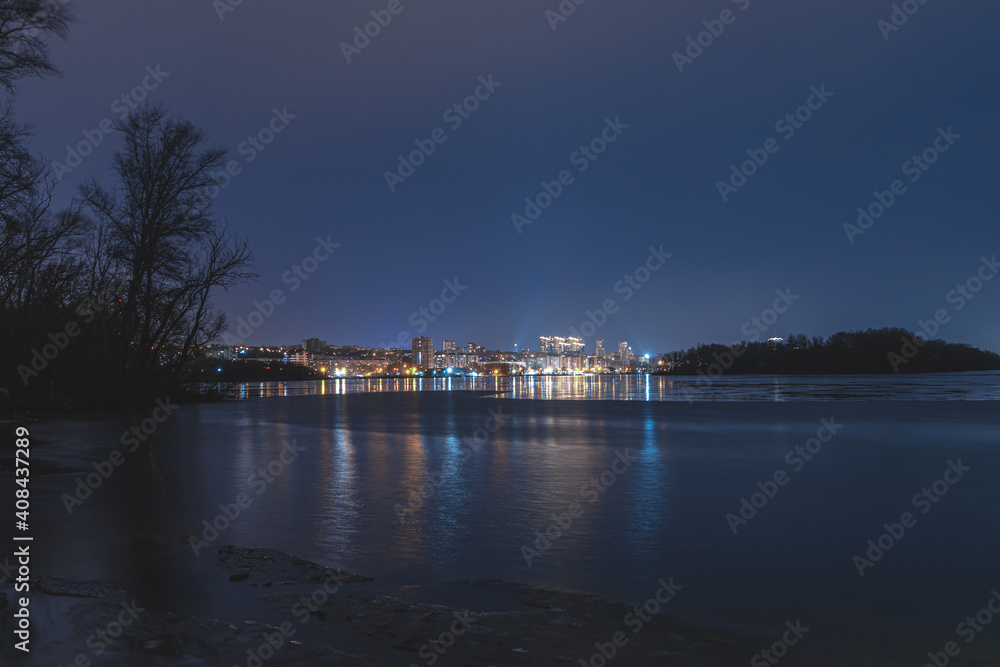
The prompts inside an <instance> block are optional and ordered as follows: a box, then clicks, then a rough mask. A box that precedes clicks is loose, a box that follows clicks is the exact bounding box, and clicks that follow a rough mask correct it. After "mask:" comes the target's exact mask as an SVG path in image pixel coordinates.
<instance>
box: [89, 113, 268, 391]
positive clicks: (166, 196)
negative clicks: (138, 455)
mask: <svg viewBox="0 0 1000 667" xmlns="http://www.w3.org/2000/svg"><path fill="white" fill-rule="evenodd" d="M119 129H120V130H121V132H122V133H123V135H124V137H123V138H124V143H123V146H122V148H121V149H119V151H118V152H117V153H116V155H115V160H114V167H113V185H112V186H111V187H109V188H106V187H104V186H102V185H100V184H99V183H98V182H97V181H96V180H93V179H92V180H90V181H89V182H87V183H86V184H85V185H84V186H83V187H82V188H81V195H82V199H83V205H84V208H85V210H86V211H87V212H88V213H89V214H90V215H91V216H93V218H94V220H95V222H96V228H97V229H98V230H100V233H101V234H103V235H104V238H103V243H104V244H105V246H106V248H107V253H108V258H109V259H108V262H109V265H108V267H107V270H106V273H110V274H113V275H114V276H115V284H116V285H118V286H120V290H121V293H120V295H119V298H120V304H121V306H120V309H119V312H120V321H119V322H118V330H117V331H116V336H117V339H118V341H117V349H116V354H115V358H114V359H112V360H110V363H112V364H113V365H115V366H116V369H117V373H116V374H117V375H119V376H120V377H122V378H125V379H126V386H127V388H128V389H129V390H131V391H141V390H142V389H143V387H142V385H143V383H144V382H145V378H150V377H154V376H157V375H162V373H161V372H160V371H167V372H169V373H171V374H173V373H174V372H175V371H176V369H177V368H178V367H179V366H180V365H181V364H183V363H184V362H185V361H187V360H188V359H189V358H190V356H191V354H192V353H193V351H194V350H195V349H197V347H199V346H200V345H202V344H204V343H206V342H208V341H210V340H211V339H212V338H213V337H214V336H215V335H217V334H218V331H219V330H220V328H221V327H222V326H223V324H224V320H223V319H222V316H221V315H220V314H219V313H217V312H216V311H215V310H214V309H213V308H212V306H211V303H210V299H211V296H212V293H213V291H214V290H216V289H218V288H222V289H228V288H229V287H230V286H231V285H232V284H234V283H236V282H241V281H245V280H249V279H251V278H254V277H255V275H254V274H253V272H252V270H251V268H250V262H251V253H250V251H249V248H248V247H247V244H246V242H245V241H239V240H235V239H233V238H231V237H229V236H228V235H227V232H226V228H225V226H224V225H222V224H221V222H220V221H218V220H217V219H215V218H214V217H213V215H212V213H211V210H210V207H209V206H206V205H205V202H206V201H210V200H209V198H207V197H206V196H205V195H206V193H207V192H208V191H210V190H211V189H212V188H213V187H215V186H216V185H217V184H216V180H215V177H214V176H213V172H214V171H215V170H216V169H218V168H219V167H220V166H221V164H222V162H223V157H224V151H223V150H221V149H217V148H204V147H203V144H204V142H205V139H206V138H205V134H204V133H203V132H202V131H201V130H199V129H197V128H196V127H195V126H194V125H192V124H191V123H190V122H187V121H184V120H181V119H172V118H168V117H167V116H166V114H165V113H164V111H163V110H162V109H160V108H158V107H152V108H145V109H140V110H139V111H137V112H136V113H134V114H132V115H131V116H129V118H127V119H126V120H125V121H124V122H123V124H122V125H121V127H120V128H119Z"/></svg>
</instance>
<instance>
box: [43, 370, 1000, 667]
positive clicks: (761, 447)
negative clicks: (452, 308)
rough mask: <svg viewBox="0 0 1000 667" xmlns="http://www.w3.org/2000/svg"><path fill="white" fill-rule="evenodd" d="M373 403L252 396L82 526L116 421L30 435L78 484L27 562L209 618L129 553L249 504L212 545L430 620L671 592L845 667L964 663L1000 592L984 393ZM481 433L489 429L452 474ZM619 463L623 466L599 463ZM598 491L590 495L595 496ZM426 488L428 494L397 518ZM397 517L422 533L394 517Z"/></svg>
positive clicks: (865, 385) (698, 613)
mask: <svg viewBox="0 0 1000 667" xmlns="http://www.w3.org/2000/svg"><path fill="white" fill-rule="evenodd" d="M689 380H690V382H691V383H692V384H693V385H694V386H695V387H697V383H696V379H694V378H692V379H689ZM378 382H380V381H370V383H369V384H368V385H367V387H366V388H365V385H364V384H363V383H359V382H356V381H343V382H342V384H340V385H339V386H338V385H337V384H336V383H333V382H328V383H316V384H293V383H283V384H281V385H272V386H266V387H257V388H252V387H251V386H249V385H248V387H247V392H248V395H249V394H252V393H255V392H256V393H258V394H264V395H271V396H273V395H283V394H287V395H288V396H289V398H262V399H248V400H244V401H234V402H229V403H222V404H212V405H195V406H185V407H182V408H180V409H179V410H178V411H177V412H176V414H175V415H174V416H173V417H172V418H171V419H170V420H168V421H167V422H165V423H164V424H163V425H162V426H161V427H160V428H159V430H158V431H157V432H156V433H155V434H154V435H153V437H152V438H151V439H150V440H149V441H148V443H146V444H144V445H143V446H142V447H141V448H140V449H138V450H137V451H136V452H135V453H134V454H128V455H127V461H126V464H125V466H124V467H123V470H122V474H117V475H116V476H114V477H112V478H111V480H109V481H108V482H107V483H106V485H105V486H104V487H102V488H101V489H99V490H98V491H97V492H95V494H94V496H93V498H91V499H89V500H88V501H87V503H86V504H85V505H84V506H83V507H81V508H77V509H76V510H75V512H74V514H73V516H68V515H67V512H66V510H65V508H64V506H63V504H62V502H60V500H59V497H60V494H62V493H64V492H67V491H70V492H71V491H72V488H73V486H74V479H75V478H76V477H77V476H78V475H79V474H80V472H79V471H83V470H85V469H87V468H88V467H89V466H90V463H91V461H94V460H100V459H102V458H105V457H106V456H107V452H108V451H110V449H112V448H114V447H120V445H119V444H118V442H117V441H118V437H119V435H120V434H121V432H122V431H123V430H124V429H125V428H126V427H128V426H129V425H130V423H131V422H129V421H128V420H109V419H88V420H59V421H52V422H45V423H43V424H38V425H37V426H36V427H35V433H36V444H35V450H36V452H37V456H39V457H40V458H43V459H44V460H46V461H48V462H51V463H53V464H56V465H60V466H64V467H66V468H67V469H68V470H67V472H64V473H61V474H55V475H47V476H45V477H44V478H42V477H39V478H37V479H36V481H34V482H33V483H34V484H36V485H38V487H39V493H41V494H43V495H45V496H47V497H48V500H47V501H46V504H45V505H44V507H38V506H37V505H36V508H35V509H36V511H37V512H38V513H39V514H40V515H41V516H40V517H39V523H40V525H41V526H44V529H43V530H44V531H45V532H46V533H47V539H48V544H49V546H48V547H45V548H44V549H43V548H40V549H39V551H40V552H42V553H43V554H44V553H46V549H49V551H48V552H47V553H48V554H49V555H48V556H44V555H43V556H42V558H43V561H42V563H46V561H47V566H48V567H51V568H53V569H58V570H59V571H58V572H53V574H58V575H59V576H63V577H67V578H73V579H112V580H118V581H124V582H129V581H132V580H140V579H143V578H144V577H149V575H150V568H155V567H163V568H165V570H164V571H163V572H160V573H158V574H157V576H158V577H159V580H160V581H162V582H163V586H161V587H159V588H158V587H153V588H152V589H150V590H147V591H146V595H147V596H149V598H150V599H152V600H157V599H158V597H159V598H163V600H159V601H160V602H164V600H166V602H164V603H165V604H173V605H174V606H177V607H183V608H184V609H185V610H188V611H194V612H198V613H213V612H215V613H220V614H221V613H222V611H220V609H222V605H224V602H221V601H218V600H209V599H205V598H204V597H203V596H199V595H198V592H197V591H198V579H197V576H198V574H197V572H194V571H193V570H192V571H187V570H186V569H185V567H184V566H179V565H178V564H176V563H161V564H151V561H150V555H149V554H148V553H146V552H144V551H141V550H139V548H138V547H136V546H135V544H136V542H135V538H136V537H137V536H142V535H174V536H182V535H190V534H192V533H199V532H201V531H202V530H203V525H202V521H203V520H205V519H211V518H212V517H214V516H215V515H217V514H218V513H219V509H218V506H219V504H220V503H231V502H233V501H234V499H235V498H236V497H237V496H238V495H239V494H242V493H245V494H248V495H249V496H250V497H251V498H253V504H252V505H251V506H250V507H248V508H247V509H246V510H244V512H243V513H242V514H241V516H240V517H239V519H238V520H236V521H235V522H234V523H233V525H232V526H231V527H230V528H229V529H228V530H226V531H225V532H224V533H223V535H222V536H221V537H220V538H219V539H218V541H217V542H216V543H215V546H218V545H221V544H243V545H265V546H272V547H276V548H280V549H284V550H287V551H290V552H293V553H296V554H299V555H301V556H303V557H306V558H310V559H314V560H317V561H320V562H322V563H324V564H327V565H330V566H340V567H344V568H346V569H348V570H351V571H355V572H359V573H362V574H367V575H370V576H374V577H375V578H376V582H375V584H374V586H375V587H377V588H378V589H379V590H384V591H385V592H387V593H391V594H394V595H399V596H402V597H408V598H411V599H420V600H427V601H438V602H443V603H450V602H453V600H450V599H448V597H449V595H450V593H449V592H448V591H447V589H445V588H443V587H441V586H440V585H441V584H443V583H445V582H449V581H454V580H464V579H480V578H494V579H505V580H510V581H520V582H530V583H540V584H547V585H552V586H558V587H565V588H573V589H580V590H585V591H591V592H594V593H598V594H602V595H606V596H609V597H612V598H615V599H621V600H626V601H630V602H642V601H644V600H646V599H647V598H648V597H649V596H650V595H652V594H653V593H654V592H655V591H656V589H657V587H658V584H657V581H658V579H659V578H661V577H663V578H668V577H673V578H674V580H675V582H677V583H680V584H682V585H683V586H684V589H683V591H682V592H681V593H680V594H679V595H678V596H677V598H676V599H675V600H674V601H673V602H671V606H674V605H676V606H674V608H673V610H672V611H673V612H674V613H678V614H683V615H688V616H693V617H698V618H702V619H708V620H711V621H717V622H721V623H726V624H734V625H738V626H741V627H744V628H748V629H752V630H753V631H759V632H761V633H762V634H763V636H765V637H767V636H771V635H775V638H776V636H777V635H778V634H780V630H781V627H782V625H783V624H784V622H785V621H788V620H791V621H795V620H796V619H802V621H803V623H805V624H806V625H807V626H808V627H810V628H811V632H810V634H809V639H810V641H811V642H815V644H816V645H830V646H834V647H839V648H840V649H841V650H843V651H845V655H846V656H847V657H848V658H849V663H850V664H859V665H860V664H899V665H922V664H923V661H922V660H921V657H922V656H925V655H926V652H927V651H931V650H935V651H940V650H941V647H943V645H944V644H945V643H946V642H948V641H953V640H954V641H962V640H961V638H959V637H958V636H957V635H956V634H955V630H956V626H957V625H958V623H959V622H960V621H961V620H962V619H963V618H965V617H966V616H968V615H970V614H975V613H976V612H977V611H978V610H980V609H981V608H982V607H984V606H985V604H986V602H987V601H988V600H989V598H990V595H991V590H992V589H994V588H997V587H1000V566H998V564H1000V531H998V526H1000V484H998V481H1000V428H998V427H1000V410H998V406H1000V403H997V402H995V400H993V399H995V398H996V397H997V396H998V387H1000V374H996V373H977V374H962V375H941V376H922V377H913V376H900V377H892V378H885V377H878V378H871V377H866V378H862V377H834V378H820V379H817V378H795V377H791V378H790V377H766V378H762V377H756V378H738V379H727V380H725V381H724V382H722V381H720V382H716V383H713V384H712V385H710V386H707V387H701V390H702V391H703V392H704V396H705V397H706V398H710V399H713V400H707V401H702V400H699V401H696V402H694V403H690V404H689V403H687V402H686V400H687V399H686V398H683V393H681V394H678V392H679V391H680V390H679V389H678V388H677V386H678V384H677V380H675V379H667V378H651V379H647V378H643V377H631V378H617V379H616V378H536V379H534V380H531V381H523V380H522V381H517V382H514V381H510V380H506V381H495V380H492V379H481V380H478V381H471V380H465V381H461V380H453V381H450V383H449V381H447V380H444V381H438V382H432V383H427V381H424V386H423V387H422V388H423V389H438V390H440V391H410V390H409V389H412V388H413V387H412V386H411V387H406V386H401V385H400V383H396V384H395V385H389V384H385V385H382V389H383V391H372V389H373V388H375V387H373V386H372V383H378ZM381 382H382V383H387V382H389V381H385V380H383V381H381ZM410 382H413V381H410ZM449 384H450V388H451V389H453V391H443V389H447V388H448V386H449ZM376 387H377V385H376ZM366 389H367V390H366ZM457 389H467V390H468V391H457ZM490 392H498V393H496V394H491V393H490ZM522 398H552V399H564V398H565V399H598V398H605V399H612V398H614V399H638V400H520V399H522ZM645 398H648V399H649V400H648V401H646V400H643V399H645ZM956 399H964V400H956ZM490 411H492V413H491V412H490ZM497 413H499V414H501V415H503V416H504V423H503V424H502V426H500V427H499V428H498V429H497V430H496V432H495V433H490V434H489V435H488V438H487V439H486V440H485V442H483V443H482V445H481V446H480V447H479V450H478V451H476V452H473V453H471V454H469V455H467V456H466V455H463V450H464V449H466V448H467V447H468V444H467V443H468V442H469V440H468V439H472V438H474V437H475V436H476V433H477V429H484V430H483V431H480V432H479V436H480V438H482V437H483V436H484V435H486V433H487V431H486V430H485V429H486V427H488V426H489V427H492V426H493V425H494V422H493V421H491V419H492V417H491V415H493V414H497ZM142 416H143V415H136V417H140V418H141V417H142ZM823 419H825V420H828V421H831V420H832V422H833V423H834V424H836V425H842V428H838V429H837V432H836V434H835V435H834V437H833V438H832V439H829V441H828V442H826V444H823V445H822V448H821V449H819V451H817V452H816V453H815V455H812V456H813V458H812V459H811V460H809V461H805V460H804V459H802V460H801V464H798V463H796V461H798V460H799V459H797V458H794V456H795V455H793V458H790V459H786V456H787V455H788V452H790V451H793V450H794V449H795V448H796V447H803V446H806V444H807V443H808V441H809V439H810V438H814V437H816V436H817V431H818V430H819V429H820V427H821V426H822V422H821V420H823ZM821 435H822V436H823V437H824V438H827V433H826V432H825V431H824V432H823V433H822V434H821ZM286 442H294V443H295V444H296V446H297V447H301V448H304V450H303V451H302V453H301V454H300V455H299V456H298V458H297V459H296V460H295V461H294V462H292V463H290V464H289V465H287V466H285V467H284V470H282V471H281V472H280V473H279V474H277V475H275V476H274V478H273V482H271V483H269V484H267V486H266V488H264V489H263V490H262V491H261V492H260V493H257V489H259V487H260V484H259V483H257V482H255V480H256V479H259V477H254V475H255V471H258V470H260V469H263V468H266V467H267V466H268V465H269V464H270V463H272V462H274V461H275V460H277V459H278V457H279V455H280V453H281V451H282V448H283V447H284V443H286ZM463 442H465V443H466V444H463ZM815 444H817V443H814V447H815ZM626 452H627V457H628V458H629V460H630V464H629V466H628V467H627V468H623V465H624V464H622V463H618V464H615V461H616V458H618V457H620V456H621V455H623V454H625V453H626ZM959 459H960V460H961V463H962V465H964V466H968V467H970V468H971V470H970V471H969V472H966V473H964V476H963V477H962V478H961V479H959V480H958V481H957V483H955V484H954V485H953V486H950V487H947V494H946V495H943V496H942V497H941V498H940V499H939V501H938V502H935V503H934V504H933V505H930V508H929V511H927V513H926V514H921V513H920V508H919V507H916V506H915V505H914V503H913V497H914V495H915V494H919V493H920V492H921V490H922V489H923V488H925V487H932V485H933V484H934V482H935V481H937V480H940V479H942V478H943V476H944V474H945V471H946V470H947V469H948V468H949V461H951V462H957V461H959ZM615 466H617V468H618V472H617V473H610V472H608V471H609V470H610V469H612V468H613V467H615ZM795 468H800V469H798V470H796V469H795ZM69 470H72V471H73V472H70V471H69ZM126 471H127V472H126ZM778 471H783V472H784V473H785V474H787V475H788V482H787V484H786V485H784V486H781V487H778V488H777V492H776V493H775V494H774V497H773V498H771V499H769V500H768V501H767V504H766V505H764V506H763V507H762V508H760V509H758V510H757V514H756V516H754V517H753V518H751V519H750V520H749V521H748V523H747V524H746V525H742V526H739V527H738V529H737V533H736V534H734V533H733V530H732V529H731V526H730V522H729V521H727V518H726V515H727V514H729V513H737V512H738V511H739V508H740V504H741V499H742V498H749V497H750V496H751V495H752V494H754V493H755V492H757V491H758V490H759V487H758V482H762V483H763V482H766V481H767V480H770V479H772V478H773V477H774V475H775V473H776V472H778ZM602 474H603V475H604V483H605V484H606V487H605V488H604V490H603V491H600V492H598V491H594V490H588V488H587V487H586V485H587V484H588V483H589V481H590V480H593V479H600V478H601V475H602ZM428 479H431V480H435V482H436V484H435V485H434V487H433V495H431V496H430V497H429V498H427V499H426V501H424V502H423V504H422V506H420V505H411V504H410V503H411V499H412V498H413V497H414V496H412V494H413V493H414V492H418V491H419V490H420V489H422V488H423V489H426V488H427V487H428V486H429V482H428ZM609 482H610V484H609ZM593 488H594V487H589V489H593ZM939 488H941V487H940V485H939ZM591 500H593V502H590V501H591ZM758 500H760V498H758ZM574 502H576V503H580V505H581V507H582V510H581V513H580V515H579V516H578V517H577V518H575V519H573V522H572V525H571V526H569V527H568V528H567V529H566V530H564V531H563V532H562V534H561V535H559V536H558V538H557V539H555V540H554V541H553V542H552V544H551V546H550V548H548V550H546V551H544V553H542V554H541V555H539V556H537V557H535V558H533V559H532V562H531V564H530V566H529V564H528V563H527V562H526V559H525V557H524V552H523V549H522V547H524V546H532V545H534V543H535V540H536V538H537V536H538V533H536V530H537V531H541V532H544V531H545V530H546V528H548V527H549V526H550V525H551V524H552V523H553V522H554V521H555V519H554V518H553V517H555V516H558V515H562V514H565V513H566V512H567V510H568V508H569V507H570V505H571V503H574ZM401 508H410V509H412V510H413V511H408V512H406V513H405V514H404V515H403V520H400V512H399V510H400V509H401ZM908 511H909V512H912V513H914V514H915V516H916V525H915V526H914V527H912V528H910V529H908V530H907V531H906V534H905V535H904V536H903V537H902V538H901V539H900V540H899V541H898V543H897V544H895V545H894V546H892V548H890V549H889V550H888V552H886V553H885V555H884V556H883V557H882V558H881V559H880V560H879V561H878V562H877V563H875V564H874V566H873V567H871V568H868V569H867V570H866V571H865V574H864V576H863V577H862V576H859V573H858V570H857V568H856V565H855V563H854V562H853V557H854V556H855V555H859V554H863V553H864V552H865V551H866V550H867V544H866V543H867V541H868V540H869V539H876V540H877V539H878V538H879V536H880V535H881V534H882V533H883V532H884V528H883V524H884V523H893V522H898V521H899V519H900V515H901V514H903V513H904V512H908ZM551 532H552V533H553V534H555V531H554V530H552V531H551ZM39 539H40V540H41V542H42V543H45V542H46V535H41V536H40V537H39ZM59 547H62V548H63V549H66V548H72V550H73V552H74V557H73V559H72V560H71V561H70V560H68V559H67V558H66V557H65V555H64V553H60V554H56V553H55V552H54V551H58V550H59ZM209 558H211V556H209ZM191 560H192V562H195V561H197V562H198V563H201V561H202V560H204V557H199V558H195V557H194V556H193V555H192V556H191ZM42 563H40V564H39V567H40V568H44V567H46V565H45V564H42ZM489 604H491V603H489V602H487V601H483V605H484V606H489ZM998 637H1000V618H998V619H997V622H996V625H994V626H992V627H989V628H987V629H986V630H984V632H983V633H981V634H980V635H979V636H978V637H977V638H976V639H975V641H974V643H972V644H969V645H968V646H965V645H964V644H963V653H962V656H961V658H962V659H970V660H971V659H972V658H977V659H981V660H986V662H983V663H982V664H998V663H997V659H998V658H1000V646H998V644H1000V642H998V641H997V638H998ZM749 657H750V656H748V659H749ZM845 664H846V663H845ZM957 664H962V663H960V662H959V663H957ZM968 664H975V663H973V662H969V663H968Z"/></svg>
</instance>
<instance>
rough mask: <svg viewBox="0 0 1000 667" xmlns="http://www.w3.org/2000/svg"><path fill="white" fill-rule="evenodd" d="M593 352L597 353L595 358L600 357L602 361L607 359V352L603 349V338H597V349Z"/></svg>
mask: <svg viewBox="0 0 1000 667" xmlns="http://www.w3.org/2000/svg"><path fill="white" fill-rule="evenodd" d="M595 354H596V355H597V358H598V359H600V360H601V361H603V360H604V359H607V357H608V353H607V351H606V350H605V349H604V339H603V338H598V339H597V350H596V352H595Z"/></svg>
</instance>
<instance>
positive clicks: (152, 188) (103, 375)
mask: <svg viewBox="0 0 1000 667" xmlns="http://www.w3.org/2000/svg"><path fill="white" fill-rule="evenodd" d="M71 19H72V17H71V15H70V12H69V9H68V7H67V5H66V3H57V2H50V1H48V0H19V1H18V2H0V26H3V29H2V30H0V221H2V229H0V387H2V388H5V389H6V390H8V391H9V392H10V395H11V396H12V397H13V399H14V400H15V401H17V402H18V403H20V404H22V405H39V404H43V405H44V404H46V403H52V402H55V403H69V405H70V406H77V407H90V406H106V405H121V404H125V403H138V402H146V401H151V400H153V399H155V398H157V397H159V398H165V397H167V396H171V397H172V398H174V399H176V398H177V392H178V391H179V390H180V381H181V372H182V371H183V369H184V368H185V366H186V364H188V363H189V362H190V361H191V360H193V359H195V358H196V357H197V354H198V350H199V348H200V347H201V346H202V345H204V344H205V343H207V342H210V341H211V340H213V339H214V338H215V337H216V336H217V335H218V334H219V333H220V332H222V331H223V330H224V328H225V319H224V317H223V316H222V314H221V313H219V312H218V311H217V310H215V309H214V308H213V307H212V303H211V297H212V296H213V295H214V294H215V293H216V292H218V291H219V290H220V289H222V290H224V289H228V288H229V287H230V286H232V285H234V284H236V283H239V282H242V281H246V280H248V279H251V278H253V277H254V274H253V273H252V269H251V266H250V260H251V255H250V251H249V249H248V248H247V245H246V243H245V242H244V241H241V240H238V239H234V238H233V237H231V236H230V235H229V234H228V233H227V231H226V226H225V225H224V224H223V223H222V222H220V221H219V220H218V219H217V218H216V217H215V216H214V215H213V213H212V211H211V202H212V199H213V197H214V196H215V195H216V194H218V192H219V186H218V181H217V176H216V174H217V173H221V172H222V171H223V165H224V163H225V159H224V151H223V150H221V149H219V148H215V147H211V146H206V142H207V138H206V136H205V135H204V133H203V132H202V131H201V130H200V129H198V128H196V127H195V126H194V125H192V124H191V123H190V122H187V121H185V120H183V119H179V118H171V117H169V116H168V115H167V114H166V113H165V112H164V111H163V110H162V109H160V108H155V107H154V108H148V107H147V108H140V109H138V110H136V111H134V112H133V113H132V114H131V115H129V116H127V117H125V118H123V119H122V120H121V121H120V122H118V123H117V125H116V126H115V128H114V129H115V130H116V132H115V134H116V136H117V138H118V140H119V141H118V147H117V150H116V151H115V152H114V156H113V158H114V160H113V163H112V167H111V169H110V171H109V173H108V174H107V176H106V178H103V179H101V180H98V179H96V178H90V179H88V180H86V181H84V182H83V184H82V185H81V186H80V187H79V189H78V190H77V191H75V192H61V193H60V194H61V195H63V198H64V199H67V198H68V197H67V196H66V195H68V196H69V197H72V198H71V199H70V202H69V204H68V205H66V206H65V207H64V208H61V209H58V210H57V209H56V208H55V207H54V205H53V201H54V197H55V195H56V192H57V189H58V188H59V187H60V186H59V181H60V176H62V175H63V173H65V171H72V169H68V170H67V169H66V167H65V166H62V165H60V166H59V167H58V168H55V169H54V168H53V167H52V166H51V164H50V163H49V162H48V161H47V160H45V159H44V158H42V157H41V156H39V155H36V154H35V153H34V152H33V151H32V150H31V148H30V145H29V141H30V138H31V128H29V127H27V126H26V125H24V124H23V123H21V122H19V121H18V120H17V118H16V116H15V111H14V109H15V89H16V84H17V82H18V81H19V80H20V79H23V78H25V77H31V76H43V75H47V74H51V73H54V72H55V69H54V68H53V66H52V64H51V62H50V60H49V54H48V45H47V42H46V40H47V38H49V37H51V36H53V35H58V36H63V35H65V34H66V32H67V29H68V25H69V23H70V21H71ZM91 150H93V146H91V147H90V150H88V151H86V152H84V151H83V149H81V150H80V151H78V153H79V155H81V156H84V157H83V158H82V159H83V160H86V157H85V156H87V155H89V154H90V151H91ZM79 166H80V165H79V161H78V162H77V164H74V165H72V168H73V169H75V168H77V167H79ZM61 187H65V186H61ZM0 399H2V400H7V399H8V397H7V394H6V392H0Z"/></svg>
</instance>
